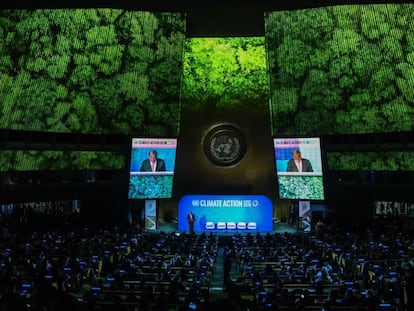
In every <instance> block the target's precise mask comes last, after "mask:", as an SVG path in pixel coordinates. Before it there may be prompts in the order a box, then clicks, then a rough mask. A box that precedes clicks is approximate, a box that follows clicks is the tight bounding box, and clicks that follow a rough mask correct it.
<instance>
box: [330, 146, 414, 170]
mask: <svg viewBox="0 0 414 311" xmlns="http://www.w3.org/2000/svg"><path fill="white" fill-rule="evenodd" d="M327 159H328V166H329V169H330V170H342V169H344V168H346V169H347V170H364V171H414V161H413V160H412V159H413V153H412V152H409V151H405V152H364V153H352V152H329V153H328V154H327Z"/></svg>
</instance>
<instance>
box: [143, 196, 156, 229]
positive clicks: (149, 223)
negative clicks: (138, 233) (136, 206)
mask: <svg viewBox="0 0 414 311" xmlns="http://www.w3.org/2000/svg"><path fill="white" fill-rule="evenodd" d="M145 229H147V230H157V201H156V200H145Z"/></svg>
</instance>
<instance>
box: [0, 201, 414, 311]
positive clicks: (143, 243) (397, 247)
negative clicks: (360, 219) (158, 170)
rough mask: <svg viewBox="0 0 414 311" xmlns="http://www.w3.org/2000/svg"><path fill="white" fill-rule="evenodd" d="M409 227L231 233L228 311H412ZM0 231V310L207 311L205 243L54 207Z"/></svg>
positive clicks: (9, 216) (413, 247)
mask: <svg viewBox="0 0 414 311" xmlns="http://www.w3.org/2000/svg"><path fill="white" fill-rule="evenodd" d="M409 221H410V219H409V218H406V217H405V218H404V217H399V216H389V215H387V216H384V217H382V216H381V217H378V218H377V219H373V221H372V222H371V223H370V226H369V227H367V226H358V225H357V224H354V225H351V226H350V225H348V226H340V225H336V226H331V225H329V223H328V224H324V223H322V222H320V223H318V224H317V225H316V226H315V228H314V230H312V232H311V233H309V234H304V233H299V234H296V233H286V232H285V233H270V232H269V233H257V234H249V233H243V234H241V233H236V234H234V235H233V236H231V237H230V240H231V243H230V244H226V247H225V252H224V254H225V255H226V256H225V258H224V264H223V269H224V276H223V278H224V280H223V289H224V290H226V293H227V294H228V300H227V301H226V303H229V306H232V307H231V308H230V307H229V310H230V309H232V308H233V309H235V310H241V311H243V310H248V309H249V310H267V309H269V310H289V309H291V310H306V308H309V307H316V306H318V307H320V308H321V309H322V308H323V309H324V310H329V309H332V308H335V307H342V308H344V307H350V308H352V307H355V308H356V307H361V308H364V310H367V311H371V310H406V311H410V310H414V307H413V298H414V292H413V277H414V276H413V271H414V270H413V267H414V266H413V265H414V228H413V224H412V223H410V222H409ZM0 224H1V228H2V231H1V239H0V310H1V311H3V310H4V311H10V310H13V311H26V310H41V311H53V310H59V311H65V310H71V311H77V310H80V311H83V310H120V311H132V310H133V311H135V310H189V309H194V308H196V309H197V310H211V309H212V308H214V306H215V302H212V301H210V284H211V281H212V278H213V274H214V271H215V269H216V263H217V257H218V254H219V253H220V252H219V251H218V249H219V248H220V238H221V237H218V236H217V235H215V234H214V233H208V234H206V233H197V232H195V233H194V232H192V233H188V232H180V233H178V232H160V233H157V234H154V233H148V232H146V231H143V230H141V229H139V228H137V227H136V226H134V225H133V224H131V225H124V226H116V225H114V226H112V227H108V228H103V227H101V226H85V224H82V222H81V221H80V218H79V214H78V213H77V211H76V210H73V209H72V207H69V208H67V207H66V208H65V207H64V206H53V208H43V209H40V210H39V209H38V208H37V209H34V208H33V207H30V206H27V207H20V208H19V209H14V210H7V213H6V212H5V213H1V214H0ZM227 238H229V237H227ZM232 263H233V264H232ZM235 263H237V264H235ZM234 268H236V269H237V271H238V277H237V278H234V277H233V276H234V274H231V273H230V269H234ZM246 297H247V298H246ZM381 308H382V309H381ZM341 310H344V309H341ZM349 310H356V309H349Z"/></svg>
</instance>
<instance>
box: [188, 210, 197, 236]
mask: <svg viewBox="0 0 414 311" xmlns="http://www.w3.org/2000/svg"><path fill="white" fill-rule="evenodd" d="M187 222H188V230H189V232H190V234H192V233H194V222H195V215H194V214H193V212H192V211H190V212H189V213H188V215H187Z"/></svg>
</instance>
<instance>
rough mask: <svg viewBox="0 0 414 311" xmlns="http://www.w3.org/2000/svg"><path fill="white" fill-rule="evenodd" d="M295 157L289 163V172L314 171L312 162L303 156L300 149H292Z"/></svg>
mask: <svg viewBox="0 0 414 311" xmlns="http://www.w3.org/2000/svg"><path fill="white" fill-rule="evenodd" d="M292 155H293V159H290V160H289V161H288V164H287V171H288V172H313V168H312V164H311V162H310V161H309V160H308V159H304V158H302V155H301V153H300V151H299V149H295V150H293V151H292Z"/></svg>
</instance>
